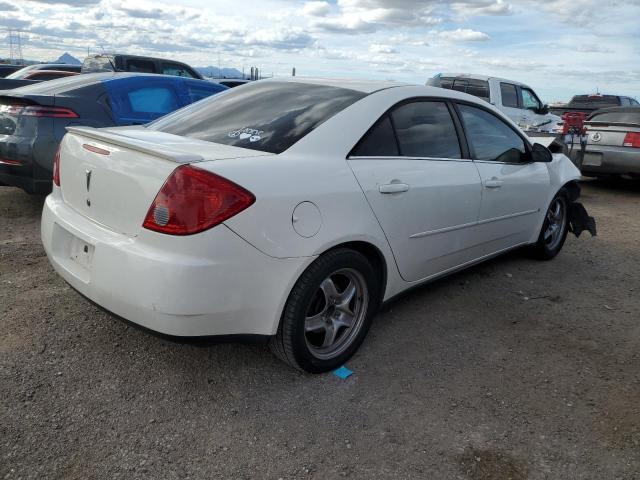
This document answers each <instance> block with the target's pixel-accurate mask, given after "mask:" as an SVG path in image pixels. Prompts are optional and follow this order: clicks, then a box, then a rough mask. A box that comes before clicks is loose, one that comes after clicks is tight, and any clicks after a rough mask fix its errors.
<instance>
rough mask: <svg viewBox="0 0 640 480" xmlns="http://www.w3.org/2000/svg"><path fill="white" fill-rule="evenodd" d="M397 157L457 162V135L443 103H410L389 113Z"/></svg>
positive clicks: (459, 154)
mask: <svg viewBox="0 0 640 480" xmlns="http://www.w3.org/2000/svg"><path fill="white" fill-rule="evenodd" d="M391 118H392V119H393V125H394V127H395V129H396V134H397V135H398V143H399V145H400V155H402V156H406V157H430V158H461V157H462V155H461V153H460V144H459V143H458V135H457V133H456V129H455V126H454V123H453V119H452V118H451V114H450V113H449V109H448V108H447V105H446V104H445V103H444V102H427V101H425V102H412V103H407V104H405V105H401V106H400V107H398V108H396V109H395V110H394V111H393V112H392V113H391Z"/></svg>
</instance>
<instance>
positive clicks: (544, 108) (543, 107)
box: [536, 103, 549, 115]
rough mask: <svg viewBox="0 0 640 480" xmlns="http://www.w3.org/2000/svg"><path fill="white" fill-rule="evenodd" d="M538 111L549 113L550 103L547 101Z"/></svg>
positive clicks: (543, 113) (542, 113) (538, 112)
mask: <svg viewBox="0 0 640 480" xmlns="http://www.w3.org/2000/svg"><path fill="white" fill-rule="evenodd" d="M536 113H537V114H538V115H546V114H547V113H549V105H547V104H546V103H545V104H544V105H542V107H540V108H539V109H538V111H537V112H536Z"/></svg>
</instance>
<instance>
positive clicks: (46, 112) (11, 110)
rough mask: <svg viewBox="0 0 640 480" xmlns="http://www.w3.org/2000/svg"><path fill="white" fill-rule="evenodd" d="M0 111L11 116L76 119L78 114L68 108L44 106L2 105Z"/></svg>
mask: <svg viewBox="0 0 640 480" xmlns="http://www.w3.org/2000/svg"><path fill="white" fill-rule="evenodd" d="M0 111H1V112H2V113H6V114H7V115H12V116H18V115H21V116H25V117H48V118H78V114H77V113H76V112H74V111H73V110H71V109H70V108H64V107H47V106H45V105H19V104H17V105H3V106H2V107H1V108H0Z"/></svg>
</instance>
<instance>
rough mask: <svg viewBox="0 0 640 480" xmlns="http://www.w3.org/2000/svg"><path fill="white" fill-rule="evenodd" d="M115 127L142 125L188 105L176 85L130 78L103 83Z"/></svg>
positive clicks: (146, 78)
mask: <svg viewBox="0 0 640 480" xmlns="http://www.w3.org/2000/svg"><path fill="white" fill-rule="evenodd" d="M104 84H105V89H106V90H107V92H108V95H109V105H110V107H111V110H112V112H113V115H114V117H115V118H114V120H115V121H116V123H117V124H118V125H131V124H135V125H141V124H145V123H149V122H151V121H152V120H155V119H157V118H159V117H161V116H163V115H166V114H167V113H170V112H173V111H174V110H177V109H178V108H180V107H182V106H183V105H186V104H188V103H191V102H190V100H187V99H186V98H183V97H185V95H184V94H182V95H181V93H182V92H181V91H180V89H179V86H178V85H177V84H173V83H171V82H150V81H149V78H148V77H132V78H127V79H123V80H120V81H118V80H112V81H106V82H104Z"/></svg>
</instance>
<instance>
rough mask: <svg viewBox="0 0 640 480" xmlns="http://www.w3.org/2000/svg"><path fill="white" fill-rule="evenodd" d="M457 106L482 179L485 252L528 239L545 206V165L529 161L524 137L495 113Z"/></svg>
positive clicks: (481, 228)
mask: <svg viewBox="0 0 640 480" xmlns="http://www.w3.org/2000/svg"><path fill="white" fill-rule="evenodd" d="M458 108H459V111H460V116H461V119H462V121H463V123H464V125H465V131H466V133H467V140H468V142H469V144H470V145H469V148H470V149H471V151H472V155H473V158H474V159H475V160H474V161H475V164H476V166H477V168H478V171H479V173H480V177H481V180H482V205H481V208H480V215H479V221H478V229H477V234H478V236H479V242H481V243H482V244H483V251H484V254H492V253H496V252H498V251H501V250H504V249H508V248H511V247H514V246H516V245H520V244H522V243H526V242H529V241H531V239H532V237H533V236H534V235H535V230H536V228H537V226H538V223H539V220H540V216H541V215H542V214H544V212H546V207H547V206H546V205H544V202H545V201H546V198H547V195H548V191H549V184H550V178H549V173H548V170H547V166H546V164H544V163H535V162H530V161H529V156H528V155H527V147H526V145H525V142H524V140H523V138H522V137H521V136H520V135H519V134H518V133H517V132H516V131H515V130H513V129H512V128H511V127H510V126H509V125H508V124H507V123H505V122H504V121H503V120H501V119H500V118H498V117H497V116H496V115H494V114H493V113H490V112H488V111H486V110H484V109H481V108H477V107H472V106H470V105H459V106H458Z"/></svg>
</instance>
